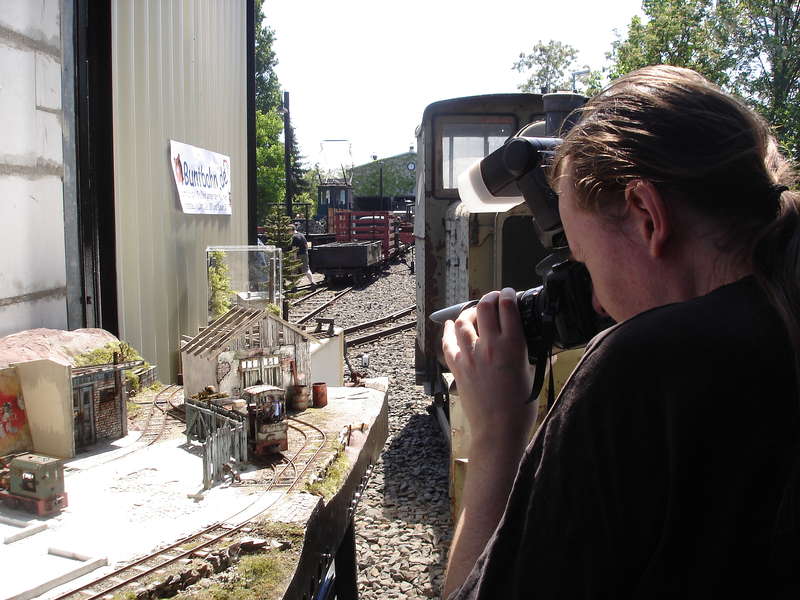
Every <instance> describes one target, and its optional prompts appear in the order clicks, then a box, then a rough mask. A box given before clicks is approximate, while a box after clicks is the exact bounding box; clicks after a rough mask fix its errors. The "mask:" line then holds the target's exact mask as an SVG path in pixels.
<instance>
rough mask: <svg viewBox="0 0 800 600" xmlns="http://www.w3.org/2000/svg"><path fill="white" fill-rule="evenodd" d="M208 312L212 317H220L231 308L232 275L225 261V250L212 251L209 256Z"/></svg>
mask: <svg viewBox="0 0 800 600" xmlns="http://www.w3.org/2000/svg"><path fill="white" fill-rule="evenodd" d="M208 287H209V288H210V290H211V294H209V297H208V312H209V313H210V314H211V318H212V319H218V318H219V317H221V316H222V315H224V314H225V313H226V312H228V311H229V310H230V309H231V295H232V294H233V290H232V289H231V277H230V270H229V269H228V265H227V264H226V263H225V252H223V251H221V250H217V251H214V252H211V253H210V254H209V258H208Z"/></svg>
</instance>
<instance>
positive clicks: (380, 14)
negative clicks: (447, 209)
mask: <svg viewBox="0 0 800 600" xmlns="http://www.w3.org/2000/svg"><path fill="white" fill-rule="evenodd" d="M264 12H265V16H266V19H265V22H266V24H267V25H268V26H269V27H271V28H272V29H273V31H274V33H275V44H274V50H275V53H276V55H277V58H278V65H277V68H276V71H277V73H278V78H279V80H280V82H281V86H282V87H283V89H284V90H285V91H288V92H289V95H290V102H289V107H290V117H291V121H292V125H293V126H294V128H295V133H296V136H297V139H298V142H299V145H300V151H301V153H302V154H303V155H304V157H305V162H306V165H307V166H312V165H314V164H315V163H318V162H321V163H323V165H324V164H325V162H326V161H330V160H331V156H332V154H331V152H334V153H335V152H339V153H341V152H342V149H343V147H346V146H348V145H349V146H350V149H351V150H350V152H351V154H352V160H353V163H354V164H356V165H358V164H363V163H365V162H368V161H370V160H371V157H372V155H373V154H377V155H378V157H380V158H384V157H387V156H393V155H396V154H401V153H403V152H407V151H408V150H409V147H410V146H416V143H415V142H416V139H415V134H414V131H415V129H416V127H417V125H419V123H420V121H421V119H422V112H423V110H424V109H425V107H426V106H427V105H428V104H431V103H432V102H436V101H438V100H444V99H447V98H456V97H459V96H470V95H474V94H492V93H502V92H514V91H517V86H518V85H519V84H520V83H522V82H523V81H524V80H525V79H526V78H525V76H524V75H523V74H522V73H518V72H517V71H514V70H512V68H511V67H512V65H513V64H514V62H515V61H516V60H517V59H518V57H519V54H520V53H521V52H526V53H527V52H528V51H529V50H530V48H531V47H532V46H533V44H535V43H536V42H537V41H539V40H542V41H545V42H546V41H548V40H558V41H561V42H564V43H567V44H570V45H572V46H574V47H575V48H577V49H578V52H579V54H578V60H577V61H576V67H575V69H576V70H578V69H580V68H582V67H583V66H584V65H588V66H589V67H591V68H600V67H602V66H604V65H605V64H606V58H605V53H606V52H608V50H610V48H611V43H612V42H613V41H614V39H616V35H615V33H614V30H617V31H619V32H620V33H624V32H625V31H626V30H627V25H628V23H629V22H630V19H631V17H633V16H634V15H636V14H641V0H611V1H608V2H603V1H601V0H559V1H556V2H554V1H543V0H527V1H523V0H480V1H476V0H403V1H402V2H387V1H386V0H383V1H381V0H371V1H369V0H336V1H332V0H266V2H265V3H264ZM326 139H346V140H349V144H342V143H338V144H332V143H327V144H325V151H324V152H321V148H320V146H321V143H322V142H323V140H326Z"/></svg>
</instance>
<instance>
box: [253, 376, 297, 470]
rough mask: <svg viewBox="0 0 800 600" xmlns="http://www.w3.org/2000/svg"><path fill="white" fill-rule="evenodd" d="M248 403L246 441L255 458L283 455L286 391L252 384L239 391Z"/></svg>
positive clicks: (286, 432) (287, 442)
mask: <svg viewBox="0 0 800 600" xmlns="http://www.w3.org/2000/svg"><path fill="white" fill-rule="evenodd" d="M242 400H244V401H245V402H246V403H247V404H246V406H247V427H248V431H247V439H248V444H249V446H250V451H251V452H252V453H253V454H254V455H256V456H263V455H267V454H272V453H274V452H286V451H287V450H288V449H289V437H288V431H289V425H288V423H287V422H286V397H285V392H284V391H283V390H282V389H281V388H279V387H275V386H272V385H254V386H250V387H248V388H245V389H244V390H243V391H242Z"/></svg>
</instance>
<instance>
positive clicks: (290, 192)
mask: <svg viewBox="0 0 800 600" xmlns="http://www.w3.org/2000/svg"><path fill="white" fill-rule="evenodd" d="M278 112H279V113H281V114H283V169H284V171H285V175H286V194H285V196H284V197H285V203H286V214H287V215H288V216H289V218H290V219H291V218H293V217H294V215H293V214H292V200H294V189H293V186H292V157H291V150H292V128H291V120H290V115H289V92H283V106H281V107H280V109H278Z"/></svg>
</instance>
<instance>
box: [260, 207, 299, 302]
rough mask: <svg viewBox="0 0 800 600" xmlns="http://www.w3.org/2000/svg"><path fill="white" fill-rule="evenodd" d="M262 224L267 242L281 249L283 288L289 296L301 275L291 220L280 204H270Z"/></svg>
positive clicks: (289, 296)
mask: <svg viewBox="0 0 800 600" xmlns="http://www.w3.org/2000/svg"><path fill="white" fill-rule="evenodd" d="M264 226H265V229H266V238H267V244H269V245H272V246H275V247H277V248H280V249H281V250H283V268H282V271H281V275H282V276H283V288H284V290H287V294H286V297H287V298H291V297H292V294H291V290H293V289H294V288H296V287H297V280H298V279H300V277H301V276H302V275H303V273H302V269H303V263H302V261H301V260H300V259H299V258H298V257H297V248H292V220H291V219H290V218H289V217H288V216H287V215H285V214H284V213H283V212H282V211H281V207H280V206H272V207H271V208H270V210H269V212H268V213H267V218H266V221H265V223H264Z"/></svg>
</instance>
